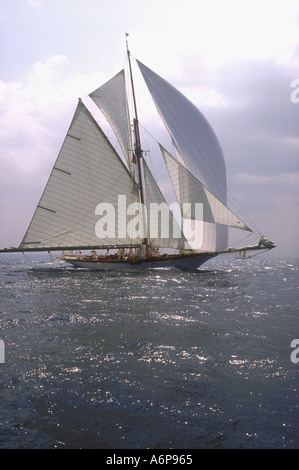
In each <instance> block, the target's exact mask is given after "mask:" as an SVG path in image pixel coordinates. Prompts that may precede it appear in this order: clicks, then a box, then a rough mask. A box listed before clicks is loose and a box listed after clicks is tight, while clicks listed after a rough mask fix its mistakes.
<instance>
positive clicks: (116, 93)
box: [89, 70, 132, 169]
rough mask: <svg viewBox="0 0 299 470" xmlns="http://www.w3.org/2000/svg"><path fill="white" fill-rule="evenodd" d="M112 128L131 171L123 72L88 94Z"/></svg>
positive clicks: (130, 143) (130, 149)
mask: <svg viewBox="0 0 299 470" xmlns="http://www.w3.org/2000/svg"><path fill="white" fill-rule="evenodd" d="M89 96H90V98H92V100H93V101H94V102H95V103H96V105H97V106H98V107H99V108H100V110H101V111H102V113H103V114H104V115H105V117H106V119H107V121H108V122H109V124H110V126H111V127H112V129H113V131H114V133H115V135H116V137H117V139H118V141H119V143H120V146H121V148H122V151H123V153H124V156H125V157H126V160H127V163H128V167H129V168H130V169H132V165H131V161H132V139H131V131H130V118H129V109H128V101H127V92H126V83H125V73H124V70H122V71H121V72H119V73H118V74H117V75H115V77H113V78H111V80H109V81H108V82H107V83H105V84H104V85H102V86H101V87H99V88H97V89H96V90H95V91H93V92H92V93H90V94H89Z"/></svg>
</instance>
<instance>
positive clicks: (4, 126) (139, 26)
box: [0, 0, 299, 257]
mask: <svg viewBox="0 0 299 470" xmlns="http://www.w3.org/2000/svg"><path fill="white" fill-rule="evenodd" d="M126 32H127V33H129V41H130V42H129V44H130V50H131V52H132V56H133V57H135V58H137V59H138V60H140V61H141V62H143V63H144V64H146V65H147V66H148V67H150V68H151V69H152V70H154V71H155V72H157V73H158V74H159V75H161V76H162V77H163V78H165V79H166V80H167V81H169V82H170V83H171V84H173V85H174V86H175V87H176V88H178V89H179V90H180V91H181V92H182V93H184V94H185V95H186V96H187V97H188V98H189V99H190V100H191V101H192V102H193V103H194V104H195V105H196V106H198V108H199V109H200V110H201V111H202V112H203V114H204V115H205V117H206V118H207V119H208V121H209V123H210V124H211V126H212V128H213V129H214V131H215V133H216V135H217V137H218V140H219V142H220V144H221V147H222V150H223V153H224V156H225V160H226V166H227V181H228V188H229V193H230V194H232V195H233V196H234V198H235V199H236V200H237V201H238V202H239V204H240V205H241V207H242V208H243V209H244V210H245V212H246V213H247V214H248V215H249V216H250V218H251V219H252V220H253V221H254V222H255V225H256V226H257V227H258V228H259V229H260V231H261V232H262V233H263V234H264V235H265V236H266V237H267V238H270V239H271V240H273V241H274V242H275V243H276V245H277V248H276V249H275V250H273V251H272V252H270V253H269V255H270V254H271V255H272V256H274V257H298V255H299V249H298V241H297V240H298V234H299V217H298V206H299V204H298V202H299V190H298V188H299V4H298V0H281V1H280V0H271V1H268V0H258V1H256V0H251V1H245V0H226V1H225V2H224V1H223V0H209V2H207V1H202V0H185V1H184V2H183V1H181V0H0V44H1V46H0V48H1V49H0V51H1V52H0V54H1V60H0V71H1V73H0V124H1V127H0V129H1V130H0V152H1V153H0V247H1V248H3V247H5V246H18V245H19V244H20V242H21V240H22V238H23V235H24V233H25V231H26V229H27V227H28V224H29V222H30V220H31V217H32V215H33V212H34V210H35V207H36V205H37V203H38V201H39V199H40V196H41V194H42V191H43V189H44V186H45V184H46V182H47V179H48V177H49V174H50V171H51V168H52V166H53V164H54V162H55V160H56V157H57V155H58V152H59V150H60V147H61V145H62V142H63V139H64V137H65V133H66V131H67V129H68V127H69V124H70V121H71V119H72V116H73V113H74V110H75V107H76V105H77V99H78V97H84V96H87V95H88V93H90V92H91V91H93V90H94V89H96V88H97V87H99V86H100V85H101V84H103V83H105V81H107V80H108V79H110V78H111V77H112V76H113V75H115V74H116V73H118V72H119V71H120V70H121V69H122V68H123V67H124V65H125V63H126V45H125V33H126Z"/></svg>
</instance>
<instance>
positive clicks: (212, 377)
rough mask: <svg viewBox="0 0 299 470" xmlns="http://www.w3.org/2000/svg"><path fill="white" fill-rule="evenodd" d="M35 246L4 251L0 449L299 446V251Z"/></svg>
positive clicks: (0, 307) (1, 270) (0, 263)
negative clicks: (42, 249) (201, 258)
mask: <svg viewBox="0 0 299 470" xmlns="http://www.w3.org/2000/svg"><path fill="white" fill-rule="evenodd" d="M28 258H30V259H28ZM28 258H25V257H23V256H22V255H3V256H1V258H0V286H1V287H0V289H1V305H0V346H1V348H2V362H1V363H0V449H106V450H114V454H113V453H112V454H111V455H117V454H115V453H116V452H120V451H121V450H122V449H123V450H124V449H135V450H136V449H157V450H158V449H169V450H170V449H172V450H181V452H182V451H184V450H186V452H187V451H188V452H189V454H190V452H192V451H193V450H194V451H195V450H196V449H264V448H265V449H295V448H297V449H298V448H299V339H298V338H299V323H298V314H299V297H298V292H299V291H298V281H299V276H298V268H299V260H298V259H270V258H267V257H266V256H265V257H264V258H260V257H255V258H252V259H248V260H236V259H234V258H233V256H231V257H230V256H224V257H217V258H214V259H213V260H211V261H209V262H208V263H206V264H205V265H203V266H202V267H201V269H200V270H198V271H197V272H186V271H179V270H174V269H153V270H147V271H143V270H138V269H136V270H134V271H130V272H113V273H112V272H110V273H108V272H100V271H99V272H97V271H93V272H89V271H85V270H81V269H78V268H73V267H71V266H68V265H67V264H66V263H64V262H62V261H60V260H57V259H56V258H54V257H49V256H44V255H43V256H37V255H36V256H34V255H29V256H28ZM296 340H297V341H296ZM0 358H1V351H0Z"/></svg>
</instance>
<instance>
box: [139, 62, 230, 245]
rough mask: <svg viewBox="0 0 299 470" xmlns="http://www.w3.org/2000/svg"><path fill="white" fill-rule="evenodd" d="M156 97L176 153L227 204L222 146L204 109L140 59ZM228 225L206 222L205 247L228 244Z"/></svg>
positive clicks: (143, 73) (140, 66)
mask: <svg viewBox="0 0 299 470" xmlns="http://www.w3.org/2000/svg"><path fill="white" fill-rule="evenodd" d="M137 63H138V66H139V68H140V70H141V73H142V76H143V78H144V80H145V82H146V84H147V87H148V89H149V91H150V94H151V96H152V99H153V101H154V103H155V105H156V108H157V110H158V112H159V114H160V116H161V119H162V121H163V122H164V125H165V127H166V129H167V130H168V132H169V134H170V136H171V138H172V142H173V145H174V150H175V154H176V156H177V157H178V159H179V161H180V162H181V163H183V164H184V166H185V167H186V168H187V169H188V171H189V172H190V173H191V174H192V175H194V176H195V177H196V178H197V179H198V180H199V181H201V182H202V183H203V184H204V185H205V187H206V188H208V189H209V191H211V193H212V194H213V195H215V196H216V197H217V198H218V199H219V200H220V201H221V202H222V203H223V204H226V202H227V200H226V169H225V162H224V157H223V153H222V150H221V147H220V145H219V142H218V140H217V138H216V136H215V133H214V131H213V130H212V128H211V126H210V124H209V123H208V122H207V120H206V119H205V117H204V116H203V115H202V113H201V112H200V111H199V110H198V109H197V107H196V106H195V105H194V104H193V103H191V101H189V100H188V99H187V98H186V97H185V96H184V95H183V94H182V93H180V92H179V91H178V90H177V89H176V88H174V87H173V86H172V85H170V84H169V83H168V82H167V81H166V80H164V79H163V78H161V77H160V76H159V75H157V74H156V73H155V72H153V71H152V70H150V69H149V68H148V67H146V66H145V65H144V64H142V63H141V62H139V61H137ZM227 240H228V229H227V228H226V227H225V226H217V225H215V224H210V223H209V222H204V244H203V246H202V248H203V250H206V251H217V250H218V251H219V250H223V249H225V248H226V247H227Z"/></svg>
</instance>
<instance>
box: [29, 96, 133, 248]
mask: <svg viewBox="0 0 299 470" xmlns="http://www.w3.org/2000/svg"><path fill="white" fill-rule="evenodd" d="M119 195H122V196H126V204H127V205H129V204H132V203H135V202H137V201H138V189H137V186H136V183H135V181H134V180H133V178H132V177H131V175H130V173H129V171H128V170H127V168H126V167H125V165H124V163H123V162H122V160H121V158H120V157H119V155H118V154H117V153H116V151H115V150H114V148H113V147H112V145H111V144H110V142H109V140H108V138H107V137H106V136H105V134H104V133H103V131H102V130H101V128H100V127H99V125H98V124H97V122H96V121H95V120H94V118H93V117H92V115H91V114H90V112H89V111H88V109H87V108H86V107H85V105H84V104H83V103H82V101H81V100H80V101H79V103H78V106H77V109H76V112H75V114H74V117H73V120H72V123H71V125H70V128H69V130H68V132H67V135H66V138H65V140H64V143H63V145H62V148H61V150H60V153H59V155H58V158H57V160H56V162H55V164H54V167H53V170H52V173H51V175H50V178H49V180H48V183H47V185H46V188H45V190H44V193H43V195H42V197H41V199H40V202H39V204H38V206H37V208H36V211H35V214H34V216H33V218H32V221H31V223H30V225H29V228H28V230H27V232H26V234H25V236H24V239H23V241H22V243H21V245H20V249H22V248H24V249H25V248H37V249H41V248H45V249H48V248H49V249H51V248H53V247H56V248H59V247H86V248H88V247H91V248H92V247H94V246H99V245H112V244H117V245H129V244H133V243H138V242H140V240H139V239H132V238H130V237H129V236H128V234H126V231H124V230H123V227H125V226H126V220H125V217H126V212H125V211H123V219H122V218H121V217H122V216H120V215H119V214H113V213H111V214H110V215H111V217H114V220H112V221H111V224H113V223H114V224H115V237H113V236H111V233H110V234H109V235H110V236H109V238H107V237H104V238H103V239H99V237H98V236H97V234H96V231H95V227H96V224H97V222H98V220H99V218H100V217H99V215H100V214H99V213H98V214H97V213H96V208H97V206H98V204H99V203H101V202H105V203H107V204H111V207H114V208H117V207H118V196H119ZM107 217H108V215H107ZM107 223H109V220H107ZM118 227H121V235H122V237H121V238H119V237H118V236H117V235H118Z"/></svg>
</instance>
